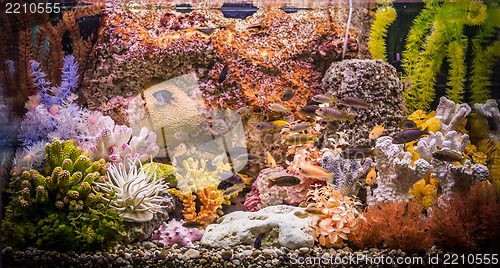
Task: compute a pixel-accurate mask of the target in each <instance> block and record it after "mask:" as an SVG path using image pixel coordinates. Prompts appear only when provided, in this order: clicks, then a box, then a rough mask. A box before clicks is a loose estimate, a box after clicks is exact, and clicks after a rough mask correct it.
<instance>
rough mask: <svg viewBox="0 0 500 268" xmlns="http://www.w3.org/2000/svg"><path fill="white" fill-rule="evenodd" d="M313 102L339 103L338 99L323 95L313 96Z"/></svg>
mask: <svg viewBox="0 0 500 268" xmlns="http://www.w3.org/2000/svg"><path fill="white" fill-rule="evenodd" d="M312 100H313V101H315V102H319V103H334V102H338V101H339V100H338V99H337V98H334V97H330V96H326V95H323V94H318V95H316V96H313V97H312Z"/></svg>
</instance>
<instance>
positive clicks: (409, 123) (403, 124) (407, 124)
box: [399, 119, 417, 129]
mask: <svg viewBox="0 0 500 268" xmlns="http://www.w3.org/2000/svg"><path fill="white" fill-rule="evenodd" d="M399 127H400V128H402V129H410V128H416V127H417V124H415V122H413V121H411V120H409V119H407V120H404V121H402V122H401V123H400V124H399Z"/></svg>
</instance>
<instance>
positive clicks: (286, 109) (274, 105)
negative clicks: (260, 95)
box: [269, 103, 292, 113]
mask: <svg viewBox="0 0 500 268" xmlns="http://www.w3.org/2000/svg"><path fill="white" fill-rule="evenodd" d="M269 109H271V110H273V111H275V112H281V113H289V112H290V111H292V108H289V107H286V106H283V105H281V104H279V103H271V104H269Z"/></svg>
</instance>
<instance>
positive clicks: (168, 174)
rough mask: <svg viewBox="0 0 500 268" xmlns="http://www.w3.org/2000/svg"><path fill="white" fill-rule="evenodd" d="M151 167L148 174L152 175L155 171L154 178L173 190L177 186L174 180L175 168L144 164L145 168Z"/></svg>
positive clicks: (160, 164)
mask: <svg viewBox="0 0 500 268" xmlns="http://www.w3.org/2000/svg"><path fill="white" fill-rule="evenodd" d="M149 165H151V168H150V169H149V172H148V174H152V173H153V172H154V171H155V170H156V178H157V179H162V180H164V181H165V182H167V183H168V185H169V187H171V188H175V187H176V186H177V180H176V178H175V168H174V167H173V166H171V165H168V164H162V163H156V162H153V163H151V164H146V165H145V167H146V168H147V167H148V166H149Z"/></svg>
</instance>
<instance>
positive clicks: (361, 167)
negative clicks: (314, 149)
mask: <svg viewBox="0 0 500 268" xmlns="http://www.w3.org/2000/svg"><path fill="white" fill-rule="evenodd" d="M320 163H321V167H323V168H324V169H326V170H328V171H330V172H333V174H334V175H333V178H334V181H333V183H334V185H335V190H337V191H339V192H340V193H341V194H342V195H344V196H351V195H357V193H358V191H359V186H360V183H359V181H360V179H361V178H363V176H365V175H366V173H367V172H368V169H369V168H370V166H371V164H372V159H371V158H366V159H364V160H357V159H344V158H342V157H341V156H340V155H334V154H333V153H330V152H325V153H324V154H323V156H322V157H321V162H320Z"/></svg>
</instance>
